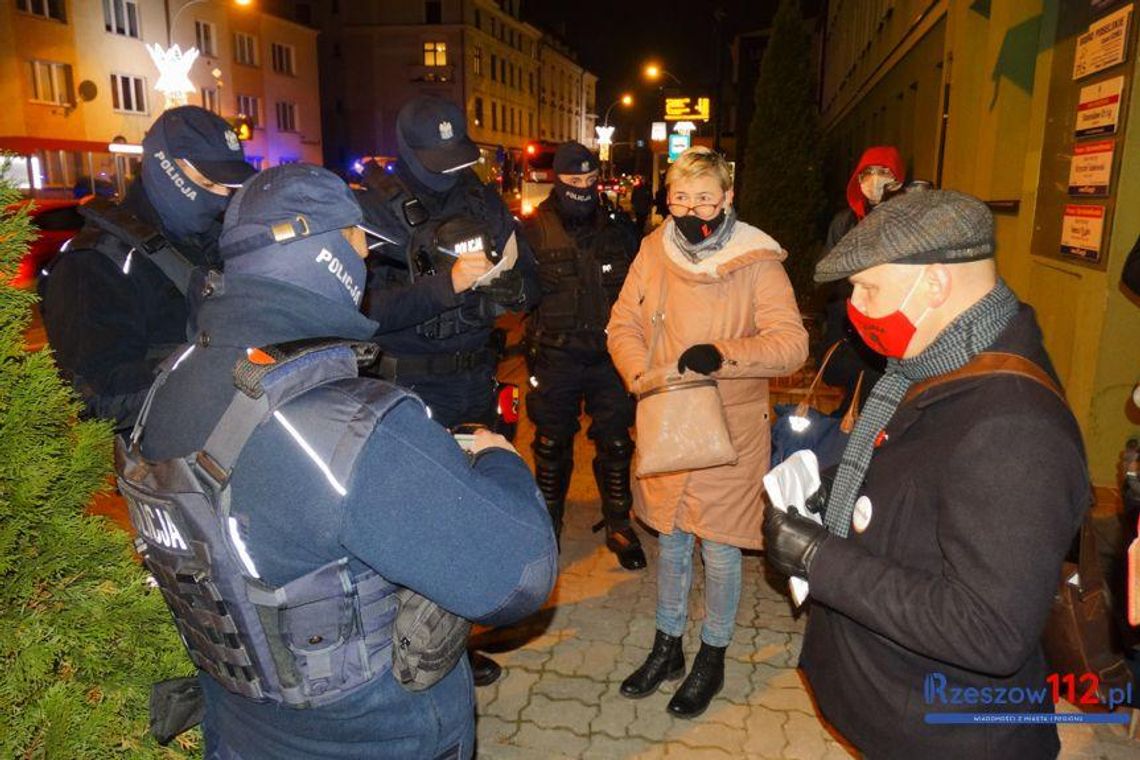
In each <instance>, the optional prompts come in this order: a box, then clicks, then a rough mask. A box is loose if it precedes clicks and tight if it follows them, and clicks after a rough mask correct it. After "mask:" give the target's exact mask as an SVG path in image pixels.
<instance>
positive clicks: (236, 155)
mask: <svg viewBox="0 0 1140 760" xmlns="http://www.w3.org/2000/svg"><path fill="white" fill-rule="evenodd" d="M244 159H245V156H244V153H243V151H242V146H241V143H240V142H238V139H237V135H235V134H234V131H233V130H232V129H231V128H230V126H229V125H228V124H227V123H226V122H225V121H224V120H222V118H221V117H219V116H217V115H215V114H213V113H210V112H209V111H206V110H204V109H201V108H198V107H197V106H182V107H180V108H174V109H171V110H169V111H165V112H163V114H162V115H161V116H160V117H158V119H157V120H156V121H155V122H154V124H153V125H151V128H150V130H149V131H148V132H147V133H146V136H145V137H143V157H142V171H141V174H140V176H139V177H137V178H136V179H135V181H134V182H133V183H132V184H131V186H130V188H129V189H128V190H127V194H126V197H125V198H124V199H123V201H122V202H121V203H119V204H117V205H116V204H114V203H111V202H109V201H106V200H103V199H95V200H92V201H91V202H90V203H88V204H86V205H84V206H82V207H81V208H80V213H81V214H83V216H84V217H86V224H85V225H84V227H83V230H82V231H81V232H80V233H79V235H77V236H76V237H75V238H74V239H72V241H71V243H70V244H69V246H68V248H67V250H66V251H65V252H64V253H62V254H60V255H59V256H57V257H56V260H55V261H54V262H53V264H52V266H51V268H50V273H49V276H48V277H47V278H46V280H45V281H43V282H41V288H42V289H43V291H42V292H43V318H44V327H45V328H46V329H47V336H48V340H49V341H50V343H51V346H52V348H53V349H54V351H55V359H56V363H57V364H58V365H59V368H60V370H61V371H62V372H63V374H64V375H65V376H66V377H67V378H68V379H69V380H70V381H71V382H72V383H73V384H74V385H75V387H76V389H77V390H78V391H79V393H80V395H81V396H82V398H83V400H84V402H85V404H86V411H87V413H88V414H90V415H92V416H96V417H102V418H105V419H108V420H111V421H113V422H114V423H115V425H116V427H117V428H119V429H122V428H124V427H125V426H128V425H130V424H131V423H132V422H133V421H134V418H135V416H136V414H137V412H138V408H139V405H140V404H141V403H142V398H143V396H144V395H145V393H146V389H147V387H148V386H149V385H150V383H151V380H152V379H153V370H154V368H155V366H156V365H157V364H158V362H159V361H160V360H161V359H162V358H163V357H165V356H166V355H167V354H168V353H169V352H170V351H171V349H173V348H174V347H175V346H177V345H179V344H180V343H182V342H183V341H185V340H186V322H187V317H188V316H189V309H188V301H187V297H186V294H187V290H188V285H189V282H190V280H191V273H192V270H193V269H194V268H195V267H201V266H206V265H210V264H214V263H216V261H217V245H218V235H219V234H220V232H221V228H222V224H221V219H222V213H223V212H224V211H225V210H226V205H227V204H228V203H229V197H230V193H231V192H232V188H235V187H238V186H240V185H241V183H242V182H243V181H245V180H246V179H247V178H248V177H249V176H250V175H252V174H253V172H254V169H253V167H251V166H250V165H249V164H247V163H246V162H245V160H244Z"/></svg>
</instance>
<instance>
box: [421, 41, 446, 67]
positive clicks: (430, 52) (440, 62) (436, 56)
mask: <svg viewBox="0 0 1140 760" xmlns="http://www.w3.org/2000/svg"><path fill="white" fill-rule="evenodd" d="M446 65H447V43H446V42H425V43H424V66H446Z"/></svg>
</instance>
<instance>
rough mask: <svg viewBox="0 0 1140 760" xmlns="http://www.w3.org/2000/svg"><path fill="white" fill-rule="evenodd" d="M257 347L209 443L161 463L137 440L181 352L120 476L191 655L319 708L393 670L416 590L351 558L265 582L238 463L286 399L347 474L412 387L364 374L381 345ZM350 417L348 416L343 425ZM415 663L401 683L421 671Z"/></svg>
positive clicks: (246, 682)
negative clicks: (363, 378) (404, 612)
mask: <svg viewBox="0 0 1140 760" xmlns="http://www.w3.org/2000/svg"><path fill="white" fill-rule="evenodd" d="M249 354H250V355H251V356H253V357H254V359H252V360H251V359H247V358H243V359H242V360H241V361H240V362H238V364H237V366H236V367H235V370H234V384H235V386H236V390H235V392H234V395H233V398H232V400H231V401H230V404H229V406H228V407H227V409H226V411H225V413H224V414H223V415H222V417H221V418H220V419H219V421H218V423H217V425H216V426H215V427H214V430H213V431H212V432H211V434H210V436H209V437H208V439H207V441H206V443H205V445H204V446H203V448H202V449H201V450H200V451H197V452H195V453H194V454H191V455H189V456H186V457H181V458H175V459H169V460H165V461H158V462H153V461H149V460H147V459H145V458H144V457H143V456H142V454H141V451H140V441H141V439H142V436H143V434H144V432H145V427H146V420H147V417H148V415H149V411H150V407H151V404H152V403H153V400H154V396H155V393H156V391H157V390H158V388H160V387H161V386H162V384H163V383H164V382H165V381H166V378H167V377H168V376H169V374H170V372H171V366H172V365H174V364H175V363H176V358H172V359H171V360H168V361H167V362H165V363H164V366H163V367H162V369H161V371H160V374H159V376H158V379H157V380H156V381H155V383H154V385H153V386H152V387H151V391H150V394H149V395H148V397H147V400H146V403H145V404H144V406H143V409H142V411H141V413H140V414H139V419H138V421H137V423H136V424H135V428H134V430H133V432H132V433H131V436H130V438H129V440H123V439H121V438H120V439H119V440H118V441H117V442H116V450H115V459H116V462H115V465H116V472H117V473H118V484H119V489H120V491H121V492H122V493H123V495H124V496H125V497H126V499H127V503H128V506H129V511H130V517H131V522H132V523H133V525H134V527H135V529H136V531H137V533H138V536H137V538H136V539H135V545H136V548H137V549H138V551H139V553H140V554H141V555H142V557H143V560H144V562H145V563H146V566H147V569H148V570H149V571H150V572H151V573H152V575H153V576H154V578H155V580H156V582H157V584H158V587H159V588H160V589H161V591H162V595H163V598H164V599H165V600H166V603H167V605H168V606H169V608H170V611H171V612H172V614H173V615H174V619H175V623H176V625H177V627H178V630H179V633H180V634H181V635H182V640H183V642H184V643H185V645H186V648H187V650H188V651H189V654H190V658H191V660H193V662H194V664H195V665H196V666H197V667H198V668H200V669H201V670H204V671H205V672H207V673H209V674H210V676H212V677H213V678H214V679H215V680H216V681H217V682H218V683H220V684H221V685H222V686H223V687H225V688H226V689H227V690H228V691H231V692H233V693H235V694H239V695H241V696H244V697H247V698H249V699H252V700H258V701H270V702H276V703H279V704H281V705H284V706H287V707H293V708H308V707H317V706H321V705H326V704H329V703H332V702H335V701H337V700H338V699H340V698H342V697H344V696H345V695H346V694H348V693H350V692H352V691H353V690H355V689H357V688H359V687H360V686H362V685H364V684H366V683H368V682H369V681H371V680H372V679H374V678H376V677H378V676H380V675H382V674H383V673H385V672H387V671H388V670H389V669H390V668H391V667H392V661H393V656H394V655H397V659H398V652H399V649H400V646H399V644H398V645H397V647H396V651H395V652H394V651H393V628H394V626H395V625H396V619H397V614H398V606H399V600H398V595H399V594H405V595H407V594H409V593H411V592H408V591H407V590H406V589H400V588H399V587H397V586H395V585H393V584H391V583H389V582H388V581H387V580H385V579H384V578H383V577H382V576H380V575H379V574H377V573H375V572H373V571H371V570H367V571H364V572H359V573H354V572H353V571H352V570H350V568H349V564H348V559H347V558H341V559H338V560H335V561H333V562H330V563H328V564H326V565H324V566H323V567H320V568H318V569H316V570H313V571H312V572H310V573H307V574H306V575H303V576H301V577H300V578H297V579H295V580H293V581H290V582H289V583H287V584H285V585H284V586H280V587H274V586H271V585H269V584H267V583H265V582H264V581H262V580H261V579H260V577H259V576H258V573H257V571H256V568H255V567H254V565H253V559H252V557H251V555H250V554H249V553H248V552H247V550H246V547H245V545H244V542H243V541H242V538H241V531H240V524H239V522H238V520H237V518H236V517H234V516H233V515H232V507H233V504H232V502H231V498H232V494H231V490H230V479H231V475H232V473H233V467H234V464H235V463H236V462H237V460H238V457H239V456H240V454H241V452H242V449H243V448H244V446H245V444H246V442H247V441H248V440H249V437H250V436H251V435H252V434H253V432H254V431H255V430H256V429H257V428H258V427H259V426H260V425H261V424H262V423H264V422H265V421H266V420H268V419H269V418H270V417H274V416H275V413H278V412H279V411H280V410H282V409H284V411H285V412H287V414H288V420H289V423H290V425H292V426H295V428H296V429H298V430H302V429H303V430H304V431H305V440H306V443H307V446H308V447H309V448H311V449H312V450H313V451H314V452H317V453H318V454H319V455H320V456H321V457H322V458H323V459H324V462H325V466H324V467H322V468H321V470H322V473H323V475H324V476H325V477H326V478H328V479H329V482H330V484H333V487H337V485H338V484H342V483H348V482H350V479H351V475H352V470H353V467H354V466H355V463H356V459H357V456H358V455H359V454H360V452H361V450H362V449H363V447H364V445H365V443H366V442H367V441H368V438H369V436H370V435H371V433H372V430H373V428H374V426H375V425H377V424H379V423H380V421H381V420H382V419H383V417H384V415H385V414H386V413H387V412H388V411H389V410H390V409H391V408H392V407H393V406H395V405H396V403H398V402H399V401H401V400H403V399H406V398H415V396H411V395H410V394H409V393H408V392H407V391H403V390H401V389H399V388H396V387H395V386H391V385H388V384H386V383H378V382H368V383H362V382H360V381H359V380H357V367H358V364H364V363H369V362H372V361H375V359H376V354H377V348H376V346H375V345H373V344H355V343H346V342H341V341H336V342H328V341H316V342H313V341H310V342H306V343H301V344H296V345H282V346H270V347H266V348H264V349H261V350H259V351H251V352H249ZM286 405H287V408H286ZM343 420H351V422H350V423H347V424H346V423H345V422H338V421H343ZM283 424H284V423H283ZM342 489H343V487H340V490H341V493H343V490H342ZM417 596H418V595H417ZM418 598H419V600H423V598H422V597H418ZM424 601H426V600H424ZM431 604H432V603H430V602H429V603H428V605H431ZM422 607H423V605H422V604H421V605H420V607H418V608H417V609H416V610H415V612H414V614H415V615H416V616H417V617H422V616H423V612H422ZM451 618H452V620H451V621H449V622H454V620H455V618H454V616H451ZM463 623H464V624H466V621H463ZM466 635H467V629H466V628H465V627H463V626H458V632H457V633H455V635H453V636H452V637H451V644H450V646H449V647H447V649H448V651H449V652H450V651H451V650H455V649H458V652H460V653H461V652H462V650H463V647H462V644H460V645H459V646H458V647H456V646H455V645H454V640H455V639H456V638H458V639H459V640H460V641H464V640H465V639H466ZM456 659H458V654H455V655H454V656H452V657H450V661H449V662H437V661H431V658H430V657H429V658H427V660H426V661H424V662H420V661H419V660H417V661H416V662H417V663H419V664H425V665H426V664H430V665H432V666H434V667H436V668H438V669H439V672H436V673H434V674H430V675H429V677H428V678H427V683H423V684H420V685H418V686H412V687H410V688H423V687H424V686H426V685H430V684H431V683H434V682H435V681H437V680H438V679H439V678H442V677H443V675H445V674H446V673H447V672H449V671H450V670H451V668H452V667H453V666H454V664H455V661H456ZM429 661H430V662H429ZM406 670H407V668H402V669H401V671H400V674H401V676H402V677H401V680H408V681H411V679H412V678H414V677H415V676H417V675H422V674H417V673H415V672H411V673H406V672H404V671H406Z"/></svg>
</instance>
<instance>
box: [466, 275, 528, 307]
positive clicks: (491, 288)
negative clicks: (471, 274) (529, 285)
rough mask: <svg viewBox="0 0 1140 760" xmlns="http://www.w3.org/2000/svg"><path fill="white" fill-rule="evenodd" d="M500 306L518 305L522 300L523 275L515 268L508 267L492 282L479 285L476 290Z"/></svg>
mask: <svg viewBox="0 0 1140 760" xmlns="http://www.w3.org/2000/svg"><path fill="white" fill-rule="evenodd" d="M475 292H477V293H482V294H483V295H485V296H487V297H488V298H490V299H491V300H492V301H494V302H495V303H497V304H499V305H500V306H519V305H521V304H522V302H523V277H522V272H520V271H518V270H517V269H508V270H507V271H505V272H503V273H502V274H500V275H499V276H498V277H496V278H495V281H494V282H491V283H488V284H486V285H481V286H479V287H478V288H477V289H476V291H475Z"/></svg>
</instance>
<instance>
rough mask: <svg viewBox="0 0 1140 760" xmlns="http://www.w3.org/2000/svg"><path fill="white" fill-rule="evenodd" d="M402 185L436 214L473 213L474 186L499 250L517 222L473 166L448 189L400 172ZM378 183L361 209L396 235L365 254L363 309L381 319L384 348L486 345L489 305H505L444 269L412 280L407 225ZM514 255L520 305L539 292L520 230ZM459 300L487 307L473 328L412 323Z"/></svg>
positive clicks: (404, 350) (493, 309)
mask: <svg viewBox="0 0 1140 760" xmlns="http://www.w3.org/2000/svg"><path fill="white" fill-rule="evenodd" d="M400 179H401V180H402V181H403V183H404V185H405V186H406V187H407V188H408V189H409V190H410V191H411V192H412V193H414V195H415V197H416V198H418V199H419V200H420V201H421V202H422V203H423V205H424V207H426V210H427V211H428V212H429V213H430V215H431V218H432V219H434V220H438V219H443V218H447V217H450V216H455V215H459V214H470V213H472V209H471V208H470V207H471V205H472V204H471V195H472V192H473V190H474V192H478V193H479V195H480V204H479V205H481V206H482V207H483V219H482V221H483V222H485V224H486V225H487V227H488V229H489V230H490V233H491V235H492V236H493V237H494V241H495V245H496V246H498V250H500V251H501V250H502V247H503V246H504V245H505V244H506V242H507V239H508V238H509V237H510V236H511V233H512V232H515V231H516V230H517V229H518V224H517V223H516V221H515V219H514V217H513V216H511V213H510V211H508V210H507V207H506V204H504V203H503V200H502V198H500V197H499V194H498V193H497V192H496V191H495V189H494V188H493V187H492V186H490V185H483V184H481V183H479V180H478V177H477V176H476V175H475V173H474V172H471V171H470V170H464V171H463V172H461V177H460V181H459V182H458V183H457V184H456V186H455V187H454V188H453V189H451V190H449V191H447V192H446V193H442V194H438V193H433V192H432V191H430V190H428V189H427V188H424V187H423V186H422V185H419V183H417V182H416V181H415V179H414V178H413V177H412V176H411V175H410V174H406V173H401V174H400ZM374 193H375V190H373V189H369V190H367V191H365V192H364V193H363V194H362V195H359V196H358V198H359V199H360V201H361V206H362V208H363V209H364V216H365V221H366V222H367V223H368V224H370V225H371V226H373V227H374V228H376V230H377V231H378V232H380V233H381V234H383V235H384V236H385V237H386V238H388V239H390V240H392V241H394V243H390V244H384V245H382V246H380V247H379V248H377V249H376V250H375V251H374V252H373V254H372V255H371V256H370V257H369V259H368V269H369V272H368V294H367V304H366V309H365V311H366V313H367V315H368V317H369V318H371V319H372V320H374V321H375V322H376V323H377V324H378V325H379V327H378V329H377V335H376V341H377V342H378V343H379V344H380V346H381V348H383V349H384V350H385V351H386V352H389V353H392V354H394V355H396V356H415V355H423V354H440V353H455V352H461V351H473V350H477V349H480V348H484V347H485V346H486V345H487V343H488V339H489V338H490V335H491V329H492V328H493V327H494V319H493V317H492V316H489V315H491V314H493V313H500V314H501V313H504V312H505V311H507V308H505V307H502V306H499V305H497V304H493V303H491V301H490V299H489V298H488V297H487V296H486V295H484V294H481V293H477V292H474V291H471V290H468V291H465V292H464V293H460V294H456V293H455V291H454V290H453V289H452V285H451V274H450V272H449V271H441V272H438V273H437V274H433V275H428V276H424V277H420V278H417V279H416V280H415V281H414V282H413V281H412V278H411V275H410V273H409V267H408V262H407V260H406V251H405V247H404V246H405V242H406V241H407V239H408V236H409V231H408V227H407V226H406V224H405V223H404V222H403V221H402V220H401V219H399V218H398V217H397V213H399V212H397V211H395V210H394V209H393V208H392V207H391V205H390V204H386V203H383V202H381V201H379V200H378V196H377V195H375V194H374ZM516 241H517V243H518V253H519V257H518V263H517V264H516V265H515V268H516V269H517V270H518V271H519V273H520V274H521V275H522V279H523V300H522V302H521V303H518V304H514V305H512V306H511V307H510V308H511V309H512V310H517V311H525V310H528V309H530V308H532V307H533V306H534V305H535V304H536V303H537V302H538V300H539V297H540V293H539V287H538V274H537V267H536V265H535V261H534V254H533V253H531V250H530V246H528V245H527V242H526V240H525V239H524V238H523V236H522V235H521V234H519V235H516ZM457 307H462V308H464V309H465V313H471V314H482V315H488V316H485V317H484V318H480V319H479V321H480V323H481V324H480V325H479V327H477V328H476V329H473V330H469V331H466V332H461V333H459V334H456V335H453V336H451V337H448V338H443V339H433V338H429V337H426V336H425V335H423V334H421V332H420V331H418V330H417V326H419V325H421V324H422V323H424V322H426V321H428V320H430V319H432V318H433V317H438V316H440V315H441V314H443V313H444V312H447V311H449V310H451V309H455V308H457Z"/></svg>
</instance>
